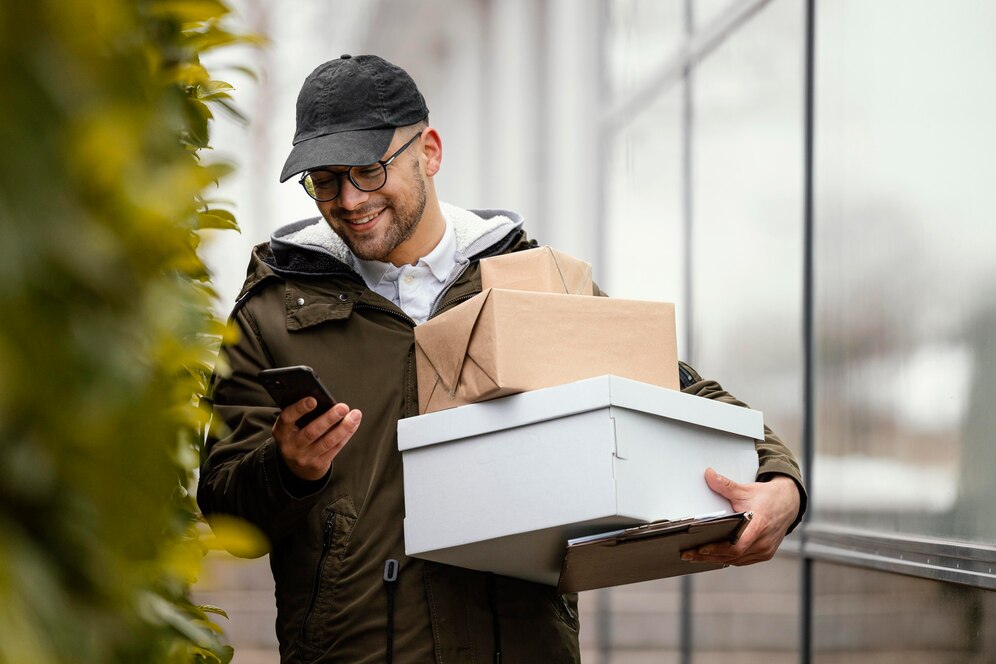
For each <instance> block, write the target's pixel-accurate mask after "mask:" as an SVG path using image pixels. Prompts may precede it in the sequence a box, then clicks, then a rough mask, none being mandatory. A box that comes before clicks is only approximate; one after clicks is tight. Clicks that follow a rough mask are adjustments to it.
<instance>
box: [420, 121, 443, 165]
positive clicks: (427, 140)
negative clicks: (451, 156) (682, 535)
mask: <svg viewBox="0 0 996 664" xmlns="http://www.w3.org/2000/svg"><path fill="white" fill-rule="evenodd" d="M422 156H423V157H424V158H425V174H426V175H428V176H429V177H432V176H434V175H435V174H436V173H438V172H439V167H440V164H442V161H443V142H442V139H440V138H439V132H438V131H436V130H435V129H433V128H432V127H426V128H425V129H423V130H422Z"/></svg>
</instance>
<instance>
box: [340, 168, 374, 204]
mask: <svg viewBox="0 0 996 664" xmlns="http://www.w3.org/2000/svg"><path fill="white" fill-rule="evenodd" d="M368 198H370V193H369V192H366V191H363V190H361V189H357V188H356V185H354V184H353V182H352V181H351V180H350V179H349V178H348V177H346V175H345V173H344V174H343V175H342V177H340V178H339V196H338V197H337V198H336V201H337V202H338V203H339V207H341V208H342V209H344V210H354V209H356V208H357V207H358V206H360V205H362V204H363V203H366V202H367V199H368Z"/></svg>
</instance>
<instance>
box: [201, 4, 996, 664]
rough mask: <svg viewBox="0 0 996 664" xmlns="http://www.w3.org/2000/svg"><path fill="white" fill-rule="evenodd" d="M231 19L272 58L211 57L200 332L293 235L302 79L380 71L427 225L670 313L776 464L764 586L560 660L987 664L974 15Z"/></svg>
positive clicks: (992, 49) (992, 431) (249, 607)
mask: <svg viewBox="0 0 996 664" xmlns="http://www.w3.org/2000/svg"><path fill="white" fill-rule="evenodd" d="M233 6H234V7H235V9H236V10H237V11H238V12H239V13H240V14H241V16H242V19H243V20H244V21H245V22H246V23H248V25H249V26H250V27H251V28H252V29H254V30H255V31H257V32H259V33H262V34H264V35H267V36H268V37H269V39H270V44H269V47H267V48H264V49H258V50H256V49H253V50H250V49H246V50H244V51H240V50H238V49H230V50H226V51H225V52H224V54H223V55H220V56H218V58H217V59H216V60H208V63H209V66H211V67H214V68H216V69H217V70H218V71H219V72H220V74H221V76H222V78H225V79H226V80H229V81H231V82H233V83H234V84H235V85H236V88H237V89H238V93H237V95H236V100H237V103H238V105H239V106H240V108H241V109H242V110H243V111H244V112H245V113H246V114H247V115H248V117H249V118H250V121H249V123H248V125H239V124H236V123H233V122H230V123H227V124H225V123H224V120H222V122H221V123H219V126H217V127H216V129H215V134H214V144H215V149H216V151H217V152H218V153H219V154H220V155H221V156H228V157H230V158H231V159H233V160H234V161H236V162H238V163H239V164H240V171H239V173H238V174H237V175H236V176H234V177H232V178H230V179H229V180H227V181H225V182H224V183H223V185H222V191H221V192H219V196H220V197H221V198H227V199H229V200H231V201H233V204H234V209H235V211H236V213H237V215H238V218H239V221H240V225H241V227H242V233H241V235H236V234H232V233H224V234H219V235H218V236H217V237H215V238H213V241H212V242H210V243H209V246H208V247H207V253H206V259H207V261H208V263H209V264H210V265H211V266H212V269H213V272H214V274H215V278H216V280H215V286H216V288H217V290H218V291H219V293H220V294H221V296H222V300H223V303H222V305H221V307H222V309H223V311H222V312H221V313H222V314H224V313H227V309H228V308H229V307H230V306H231V304H232V302H233V301H234V299H235V296H236V294H237V293H238V291H239V288H240V286H241V283H242V279H243V276H244V269H245V265H246V264H247V262H248V256H249V251H250V249H251V247H252V246H253V245H255V244H257V243H260V242H264V241H266V240H267V239H268V237H269V234H270V233H271V232H272V231H273V230H275V229H276V228H277V227H279V226H280V225H282V224H286V223H289V222H291V221H295V220H297V219H301V218H304V217H308V216H314V215H315V214H317V212H316V211H315V209H314V206H313V203H312V201H311V200H310V199H308V198H307V196H306V195H305V194H304V192H303V191H301V190H300V187H299V186H298V185H297V184H296V182H294V181H293V180H292V181H290V182H288V183H285V184H283V185H281V184H279V183H278V174H279V171H280V167H281V166H282V164H283V161H284V159H285V158H286V155H287V153H288V151H289V149H290V146H291V140H292V137H293V134H294V107H295V101H296V98H297V93H298V90H299V88H300V85H301V83H302V82H303V80H304V78H305V76H307V74H308V73H310V72H311V70H312V69H314V68H315V67H316V66H317V65H319V64H320V63H322V62H325V61H327V60H329V59H332V58H335V57H338V56H339V55H340V54H343V53H351V54H360V53H376V54H378V55H381V56H383V57H385V58H386V59H388V60H391V61H393V62H395V63H397V64H399V65H401V66H402V67H404V68H405V69H407V70H408V71H409V72H410V73H411V74H412V76H413V77H414V78H415V80H416V81H417V82H418V84H419V86H420V88H421V90H422V92H423V94H424V95H425V97H426V100H427V103H428V106H429V109H430V122H431V123H432V124H433V125H434V126H435V127H437V128H438V129H439V131H440V133H441V136H442V139H443V147H444V159H443V168H442V171H441V172H440V174H439V175H438V176H437V178H436V184H437V191H439V192H440V196H441V198H442V199H443V200H446V201H448V202H451V203H455V204H457V205H461V206H465V207H506V208H511V209H514V210H517V211H519V212H521V213H522V214H524V216H525V218H526V220H527V229H528V230H529V232H530V235H531V236H532V237H534V238H536V239H538V240H539V241H540V243H542V244H550V245H553V246H556V247H558V248H560V249H561V250H563V251H567V252H569V253H572V254H574V255H576V256H579V257H581V258H583V259H585V260H588V261H590V262H592V263H593V264H594V266H595V277H596V280H597V281H598V282H599V284H600V285H601V286H602V287H603V288H604V289H605V290H607V291H608V292H609V293H611V294H612V295H614V296H619V297H628V298H637V299H654V300H665V301H673V302H675V303H676V304H677V311H678V315H679V353H680V356H681V357H682V358H683V359H685V360H687V361H689V362H690V363H691V364H692V365H693V366H695V367H696V368H697V369H698V370H699V371H700V372H701V373H702V374H703V375H705V376H708V377H712V378H716V379H717V380H719V381H720V382H722V383H723V384H724V386H725V387H726V388H727V389H729V390H730V391H731V392H732V393H734V394H736V395H738V396H739V397H740V398H742V399H744V400H745V401H747V402H748V403H750V404H751V405H752V406H753V407H755V408H757V409H759V410H762V411H764V414H765V420H766V422H767V423H768V424H769V425H770V426H771V427H772V428H773V429H775V430H776V431H777V432H779V433H780V434H781V436H782V438H783V439H785V440H786V442H787V443H788V444H789V445H790V446H791V447H792V448H793V449H794V450H795V452H796V454H797V455H798V457H799V458H800V460H802V461H803V462H804V466H805V474H806V477H807V482H808V485H809V487H810V491H811V500H812V502H811V505H810V512H809V515H808V519H807V522H806V523H805V524H804V525H803V526H802V527H801V528H800V529H799V530H798V531H797V532H796V533H794V534H793V535H792V536H791V537H790V538H789V539H788V540H786V542H785V544H784V545H783V547H782V551H781V552H780V553H779V555H778V556H777V557H776V558H775V560H773V561H771V562H769V563H766V564H763V565H760V566H753V567H747V568H743V569H736V568H732V569H729V570H724V571H720V572H712V573H709V574H703V575H699V576H695V577H687V578H684V579H671V580H664V581H660V582H653V583H646V584H639V585H636V586H629V587H622V588H616V589H609V590H604V591H596V592H589V593H584V594H583V595H582V598H581V602H582V632H581V641H582V645H583V648H584V661H585V662H591V663H593V664H596V663H609V662H611V663H614V664H642V663H644V662H648V663H649V662H693V661H694V662H703V663H707V662H719V661H726V660H727V659H728V658H729V656H730V655H736V656H737V661H739V662H766V663H780V662H786V663H788V662H809V661H816V662H876V663H879V662H905V663H910V662H912V663H919V662H973V663H974V662H980V663H981V662H996V592H994V591H996V574H994V572H993V569H994V567H996V507H994V503H996V488H994V487H996V484H994V482H993V481H992V478H993V476H994V474H996V408H994V404H996V260H994V256H996V225H993V224H992V219H993V217H994V215H996V194H994V187H993V181H994V175H996V171H994V168H993V166H992V159H993V157H992V155H993V154H994V153H996V122H994V118H996V3H993V2H992V1H991V0H958V2H955V3H938V2H931V1H928V0H877V1H876V2H862V1H860V0H823V1H819V0H811V1H810V2H803V1H801V0H587V1H585V2H576V1H571V0H461V1H459V2H452V1H449V2H447V1H444V0H419V1H418V2H412V1H405V2H403V1H402V0H376V1H375V0H370V1H367V2H362V3H358V2H354V3H341V2H336V3H331V2H316V1H304V0H302V1H299V2H296V3H293V5H288V4H278V3H275V2H264V1H263V0H240V1H238V2H233ZM240 54H241V55H240ZM231 66H247V67H249V68H251V69H253V70H255V71H256V72H257V73H258V78H257V79H256V80H253V79H250V78H240V77H241V74H239V73H238V72H237V71H232V73H228V71H226V67H231ZM648 343H653V340H648ZM210 563H211V565H210V570H209V573H208V574H206V575H205V576H204V577H203V578H202V580H201V582H200V584H199V585H198V587H197V597H198V598H199V599H201V600H203V601H205V602H208V603H211V604H217V605H219V606H222V607H225V608H226V609H227V610H228V612H229V614H230V616H231V619H230V620H229V621H228V622H227V624H226V630H227V633H228V635H229V637H230V639H231V640H232V643H233V645H235V647H236V655H235V660H234V661H235V662H236V663H238V664H254V663H257V662H274V661H277V659H276V657H277V656H276V640H275V636H274V633H273V618H274V615H275V612H274V607H273V595H272V582H271V580H270V576H269V570H268V568H267V564H266V561H265V559H263V560H257V561H251V562H245V561H237V560H235V559H232V558H226V557H223V556H221V555H220V554H211V560H210Z"/></svg>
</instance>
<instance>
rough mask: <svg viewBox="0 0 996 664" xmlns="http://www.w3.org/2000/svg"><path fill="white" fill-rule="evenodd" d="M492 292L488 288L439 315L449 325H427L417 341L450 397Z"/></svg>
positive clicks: (454, 389)
mask: <svg viewBox="0 0 996 664" xmlns="http://www.w3.org/2000/svg"><path fill="white" fill-rule="evenodd" d="M490 294H491V292H490V291H485V292H483V293H481V294H480V295H476V296H474V297H472V298H471V299H469V300H467V301H466V302H463V303H461V304H460V305H459V306H456V307H454V308H453V309H451V310H449V311H447V312H446V313H444V314H442V315H440V316H439V317H438V320H441V319H443V318H445V319H446V320H447V321H448V324H446V325H438V324H437V325H431V326H423V327H421V329H420V330H419V334H418V336H416V343H417V344H418V345H419V347H420V348H421V349H422V353H423V354H424V355H425V357H426V359H427V360H428V362H429V364H431V365H432V368H433V369H434V370H435V372H436V374H437V375H438V377H439V381H440V382H441V383H442V384H443V387H444V388H445V389H446V391H447V392H449V394H450V396H453V394H454V393H455V392H456V388H457V384H458V383H459V381H460V373H461V371H462V370H463V364H464V362H465V361H466V360H467V353H468V348H469V346H470V339H471V337H473V336H474V331H475V330H476V329H477V326H478V323H479V322H480V316H481V310H482V309H483V308H484V305H485V304H486V303H487V301H488V297H489V296H490ZM479 364H480V363H479Z"/></svg>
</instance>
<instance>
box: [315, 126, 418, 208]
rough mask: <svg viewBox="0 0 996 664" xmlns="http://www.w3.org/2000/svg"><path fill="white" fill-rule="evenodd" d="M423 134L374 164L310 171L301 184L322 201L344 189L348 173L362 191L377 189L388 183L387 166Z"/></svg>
mask: <svg viewBox="0 0 996 664" xmlns="http://www.w3.org/2000/svg"><path fill="white" fill-rule="evenodd" d="M421 135H422V132H419V133H417V134H415V135H414V136H412V137H411V138H409V139H408V142H407V143H405V144H404V145H402V146H401V147H400V148H398V150H397V151H396V152H395V153H394V154H392V155H391V156H390V157H388V158H387V159H384V160H382V161H377V162H374V163H373V164H367V165H366V166H350V167H349V169H347V170H345V171H340V172H338V173H337V172H335V171H330V170H326V169H324V168H317V169H315V170H313V171H308V172H307V173H305V174H304V175H302V176H301V186H302V187H304V190H305V191H306V192H308V195H309V196H311V197H312V198H314V199H315V200H316V201H318V202H320V203H325V202H328V201H331V200H335V197H336V196H338V195H339V191H340V190H341V189H342V187H340V186H339V182H340V178H341V177H342V176H343V175H346V176H347V177H348V178H349V181H350V182H352V183H353V186H354V187H356V188H357V189H359V190H360V191H366V192H370V191H377V190H378V189H380V188H381V187H383V186H384V185H385V184H387V167H388V166H390V165H391V162H393V161H394V160H395V159H397V158H398V155H400V154H401V153H402V152H404V151H405V150H406V149H407V148H408V146H409V145H411V144H412V143H414V142H415V139H416V138H418V137H419V136H421Z"/></svg>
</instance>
